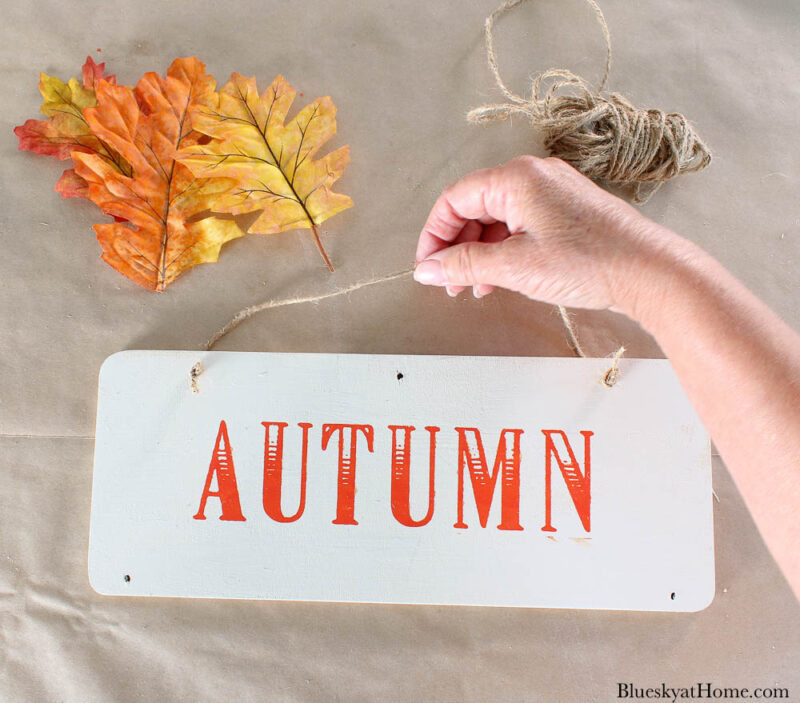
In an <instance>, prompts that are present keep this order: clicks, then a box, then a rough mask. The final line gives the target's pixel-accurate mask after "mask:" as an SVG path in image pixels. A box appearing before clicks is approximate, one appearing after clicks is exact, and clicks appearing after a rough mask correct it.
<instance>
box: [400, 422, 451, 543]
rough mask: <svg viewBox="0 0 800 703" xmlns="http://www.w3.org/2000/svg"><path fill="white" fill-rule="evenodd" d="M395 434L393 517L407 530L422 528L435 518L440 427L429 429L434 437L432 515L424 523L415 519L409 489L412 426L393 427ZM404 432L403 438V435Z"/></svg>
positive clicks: (430, 468)
mask: <svg viewBox="0 0 800 703" xmlns="http://www.w3.org/2000/svg"><path fill="white" fill-rule="evenodd" d="M389 429H390V430H391V431H392V515H394V517H395V520H397V522H399V523H400V524H401V525H405V526H406V527H422V526H423V525H427V524H428V523H429V522H430V521H431V518H432V517H433V497H434V476H435V474H436V433H437V432H438V431H439V428H438V427H426V428H425V429H426V430H428V432H429V433H430V445H429V446H430V459H429V460H428V512H427V513H426V514H425V517H423V518H422V519H421V520H414V519H413V518H412V517H411V505H410V504H409V495H408V494H409V488H410V483H411V433H412V432H413V431H414V429H416V428H414V427H412V426H410V425H389ZM401 432H402V434H401ZM401 437H402V439H401Z"/></svg>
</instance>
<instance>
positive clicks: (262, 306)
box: [189, 268, 625, 393]
mask: <svg viewBox="0 0 800 703" xmlns="http://www.w3.org/2000/svg"><path fill="white" fill-rule="evenodd" d="M412 273H414V269H413V268H409V269H404V270H403V271H397V272H396V273H390V274H388V275H386V276H379V277H377V278H370V279H368V280H366V281H359V282H358V283H352V284H350V285H349V286H344V287H343V288H337V289H336V290H332V291H328V292H327V293H320V294H318V295H307V296H302V297H297V298H284V299H283V300H265V301H264V302H262V303H258V304H257V305H251V306H250V307H247V308H244V309H243V310H240V311H239V312H238V313H236V315H234V316H233V317H232V318H231V319H230V321H229V322H227V323H226V324H225V325H224V326H223V327H221V328H220V329H219V330H218V331H217V332H216V333H215V334H214V335H213V336H212V337H211V339H209V340H208V341H207V342H206V345H205V350H206V351H211V350H212V349H213V348H214V345H215V344H216V343H217V342H219V340H220V339H222V338H223V337H224V336H225V335H226V334H228V333H229V332H231V331H232V330H234V329H236V328H237V327H238V326H239V325H241V324H242V323H243V322H244V321H245V320H247V319H248V318H250V317H252V316H253V315H256V314H257V313H260V312H263V311H264V310H272V309H273V308H282V307H287V306H289V305H300V304H303V303H318V302H319V301H321V300H326V299H328V298H335V297H337V296H340V295H346V294H347V293H352V292H354V291H357V290H360V289H361V288H366V287H368V286H374V285H376V284H378V283H386V282H388V281H394V280H396V279H398V278H404V277H406V276H410V275H411V274H412ZM559 310H560V311H561V319H562V321H563V322H564V327H565V329H566V330H567V335H568V337H569V340H570V344H571V346H572V348H573V349H574V350H575V353H576V354H577V355H578V356H581V357H585V356H586V354H585V353H584V351H583V347H581V344H580V342H579V341H578V335H577V333H576V331H575V327H574V325H573V324H572V322H571V320H570V319H569V316H568V315H567V312H566V310H565V309H564V308H563V307H561V306H559ZM624 352H625V347H620V348H619V349H618V350H617V352H616V353H615V354H614V356H613V357H612V359H611V366H610V367H609V369H608V371H606V372H605V374H603V377H602V378H601V381H602V383H603V385H604V386H606V388H611V387H612V386H613V385H614V384H615V383H616V382H617V377H618V375H619V360H620V357H621V356H622V354H623V353H624ZM203 370H204V369H203V365H202V364H201V363H200V362H199V361H198V362H197V363H196V364H195V365H194V366H192V368H191V370H190V371H189V387H190V388H191V389H192V392H193V393H199V392H200V387H199V385H198V383H197V379H198V377H199V376H200V374H202V373H203Z"/></svg>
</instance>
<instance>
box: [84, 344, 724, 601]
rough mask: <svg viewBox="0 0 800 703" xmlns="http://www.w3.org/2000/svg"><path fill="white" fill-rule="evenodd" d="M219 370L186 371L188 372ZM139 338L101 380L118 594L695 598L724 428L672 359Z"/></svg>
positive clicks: (709, 567) (108, 575) (103, 511)
mask: <svg viewBox="0 0 800 703" xmlns="http://www.w3.org/2000/svg"><path fill="white" fill-rule="evenodd" d="M198 361H200V362H201V363H202V366H203V368H204V370H203V372H202V374H201V375H200V376H199V377H198V378H197V379H196V382H197V389H196V390H197V391H198V392H193V390H192V389H191V388H190V384H189V372H190V369H191V368H192V366H193V365H194V364H195V363H196V362H198ZM607 367H608V360H607V359H569V358H556V359H551V358H514V357H454V356H392V355H360V354H271V353H238V352H205V353H198V352H183V351H181V352H175V351H126V352H121V353H119V354H115V355H113V356H112V357H110V358H109V359H108V360H106V362H105V364H104V365H103V368H102V370H101V372H100V385H99V401H98V410H97V439H96V446H95V463H94V486H93V493H92V518H91V535H90V549H89V576H90V580H91V583H92V586H93V587H94V589H95V590H96V591H98V592H100V593H102V594H108V595H139V596H187V597H213V598H269V599H289V600H322V601H358V602H376V603H439V604H458V605H494V606H538V607H548V608H612V609H633V610H672V611H694V610H699V609H701V608H704V607H705V606H707V605H708V604H709V603H710V602H711V599H712V597H713V594H714V559H713V524H712V493H711V457H710V446H709V440H708V436H707V435H706V433H705V431H704V429H703V427H702V425H701V424H700V421H699V419H698V418H697V416H696V415H695V413H694V411H693V409H692V407H691V405H690V404H689V401H688V399H687V398H686V397H685V395H684V394H683V391H682V390H681V387H680V385H679V383H678V380H677V378H676V376H675V374H674V372H673V371H672V369H671V367H670V365H669V362H667V361H666V360H647V359H627V360H623V361H622V362H621V367H620V369H621V376H620V379H619V381H618V382H617V384H616V385H615V386H614V387H613V388H610V389H609V388H606V387H604V386H603V385H602V384H601V383H600V378H601V377H602V375H603V374H604V372H605V371H606V369H607Z"/></svg>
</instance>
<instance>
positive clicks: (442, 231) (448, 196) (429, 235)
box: [415, 169, 502, 263]
mask: <svg viewBox="0 0 800 703" xmlns="http://www.w3.org/2000/svg"><path fill="white" fill-rule="evenodd" d="M495 171H496V169H482V170H480V171H473V172H472V173H470V174H468V175H466V176H464V177H463V178H462V179H460V180H459V181H456V182H455V183H453V184H452V185H451V186H448V187H447V188H446V189H445V190H444V191H443V192H442V194H441V195H440V196H439V198H438V199H437V200H436V202H435V203H434V205H433V208H432V209H431V212H430V214H429V215H428V219H427V221H426V222H425V226H424V227H423V228H422V232H420V235H419V241H418V242H417V253H416V256H415V261H416V262H417V263H419V262H420V261H422V260H423V259H427V258H428V257H429V256H430V255H431V254H433V253H435V252H437V251H440V250H442V249H444V248H446V247H448V246H450V244H452V243H453V242H454V241H455V240H456V238H457V237H458V235H459V234H461V231H462V230H463V229H464V226H465V225H466V224H467V223H468V222H470V221H471V220H478V221H479V222H482V223H484V224H490V223H493V222H496V221H497V220H499V219H501V217H502V213H500V212H499V211H497V212H490V210H498V208H497V207H496V206H494V203H492V200H493V198H492V197H491V192H492V185H493V181H494V180H495Z"/></svg>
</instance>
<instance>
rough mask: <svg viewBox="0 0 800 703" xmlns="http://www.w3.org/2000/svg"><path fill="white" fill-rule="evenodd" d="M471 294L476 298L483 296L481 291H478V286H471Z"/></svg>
mask: <svg viewBox="0 0 800 703" xmlns="http://www.w3.org/2000/svg"><path fill="white" fill-rule="evenodd" d="M472 295H474V296H475V297H476V298H477V299H478V300H480V299H481V298H482V297H483V293H480V292H478V286H472Z"/></svg>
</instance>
